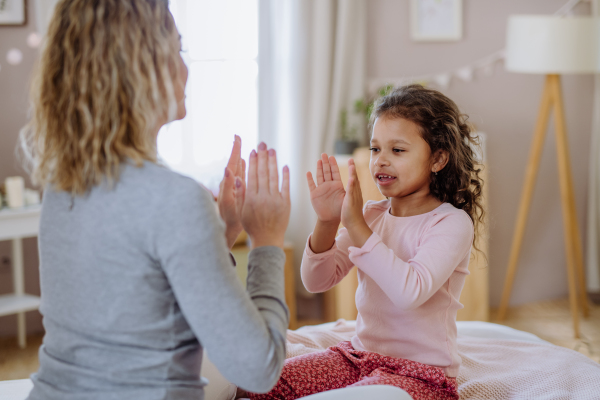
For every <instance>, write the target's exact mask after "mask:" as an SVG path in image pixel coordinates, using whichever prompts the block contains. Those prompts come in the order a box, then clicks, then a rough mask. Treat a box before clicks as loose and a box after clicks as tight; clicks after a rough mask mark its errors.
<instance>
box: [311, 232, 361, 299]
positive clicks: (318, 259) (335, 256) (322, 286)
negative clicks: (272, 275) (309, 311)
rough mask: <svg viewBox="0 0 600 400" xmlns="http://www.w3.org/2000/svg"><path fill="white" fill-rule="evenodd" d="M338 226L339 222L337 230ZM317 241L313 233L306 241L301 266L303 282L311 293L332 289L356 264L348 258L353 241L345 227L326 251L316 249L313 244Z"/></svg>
mask: <svg viewBox="0 0 600 400" xmlns="http://www.w3.org/2000/svg"><path fill="white" fill-rule="evenodd" d="M338 227H339V224H338V226H336V230H337V228H338ZM315 231H316V228H315ZM334 235H335V233H334ZM316 243H317V239H316V236H315V233H313V234H312V235H310V236H309V237H308V240H307V242H306V248H305V249H304V254H303V255H302V265H301V267H300V275H301V277H302V283H303V284H304V287H305V288H306V290H308V291H309V292H311V293H320V292H324V291H326V290H329V289H331V288H332V287H334V286H335V285H337V284H338V283H339V282H340V281H341V280H342V279H344V277H345V276H346V275H347V274H348V272H349V271H350V270H351V269H352V267H353V266H354V264H353V263H352V261H350V259H349V258H348V247H349V246H351V244H352V243H351V241H350V237H349V236H348V231H347V230H346V229H345V228H342V229H340V234H339V235H338V237H337V238H335V237H334V239H333V244H332V245H330V246H328V249H327V250H326V251H324V252H321V253H317V252H316V251H314V250H313V249H314V247H313V246H314V245H315V244H316Z"/></svg>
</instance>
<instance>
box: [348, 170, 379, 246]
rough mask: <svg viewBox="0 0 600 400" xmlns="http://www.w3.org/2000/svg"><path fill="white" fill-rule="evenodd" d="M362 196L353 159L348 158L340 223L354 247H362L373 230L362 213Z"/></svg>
mask: <svg viewBox="0 0 600 400" xmlns="http://www.w3.org/2000/svg"><path fill="white" fill-rule="evenodd" d="M362 209H363V197H362V192H361V190H360V183H359V182H358V175H357V173H356V166H355V165H354V160H353V159H350V160H348V188H347V189H346V196H344V203H343V205H342V225H344V227H345V228H346V229H347V230H348V235H349V236H350V239H351V240H352V243H353V244H354V246H356V247H362V246H363V245H364V244H365V242H366V241H367V239H369V237H370V236H371V235H372V234H373V231H372V230H371V228H369V226H368V225H367V222H366V221H365V217H364V215H363V210H362Z"/></svg>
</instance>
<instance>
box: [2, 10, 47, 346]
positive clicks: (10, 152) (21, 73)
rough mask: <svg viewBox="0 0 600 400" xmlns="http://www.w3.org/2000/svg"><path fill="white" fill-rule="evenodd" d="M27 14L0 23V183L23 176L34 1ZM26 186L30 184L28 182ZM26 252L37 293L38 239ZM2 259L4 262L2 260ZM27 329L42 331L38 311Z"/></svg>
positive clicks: (9, 328)
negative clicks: (15, 59) (21, 141)
mask: <svg viewBox="0 0 600 400" xmlns="http://www.w3.org/2000/svg"><path fill="white" fill-rule="evenodd" d="M28 3H30V7H29V9H28V14H27V25H25V26H18V27H12V26H11V27H9V26H0V66H1V69H0V182H4V179H5V178H6V177H7V176H13V175H21V176H26V173H25V171H23V168H22V167H21V166H20V163H19V161H18V160H17V157H16V156H15V148H16V145H17V138H18V135H19V130H20V129H21V127H22V126H23V125H25V123H26V120H27V107H28V87H29V80H30V76H31V71H32V69H33V65H34V62H35V60H36V57H37V54H38V51H37V50H35V49H31V48H29V47H28V46H27V36H28V35H29V33H31V32H34V31H35V30H36V25H35V16H34V15H33V14H34V13H33V10H32V9H33V7H31V4H32V3H33V1H29V2H28ZM11 48H18V49H19V50H21V51H22V52H23V62H22V63H21V64H20V65H17V66H12V65H9V64H8V63H7V62H6V53H7V52H8V50H10V49H11ZM28 186H30V184H29V183H28ZM23 248H24V252H25V255H24V256H25V259H24V263H25V283H26V285H25V291H26V292H27V293H30V294H37V295H39V293H40V289H39V273H38V257H37V240H36V239H35V238H30V239H25V240H24V241H23ZM10 255H11V251H10V242H8V241H0V294H5V293H9V292H12V291H13V288H12V275H11V273H10V271H11V268H10V264H9V262H10V261H9V257H10ZM3 261H4V262H3ZM26 315H27V325H28V332H30V333H32V332H36V331H42V330H43V328H42V324H41V315H40V313H39V312H37V311H31V312H28V313H27V314H26ZM16 326H17V317H16V316H15V315H9V316H5V317H0V336H6V335H16Z"/></svg>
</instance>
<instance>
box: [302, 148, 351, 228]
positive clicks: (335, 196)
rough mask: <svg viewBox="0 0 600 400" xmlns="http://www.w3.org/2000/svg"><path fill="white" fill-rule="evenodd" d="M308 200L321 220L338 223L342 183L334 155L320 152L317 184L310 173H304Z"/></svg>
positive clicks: (342, 194)
mask: <svg viewBox="0 0 600 400" xmlns="http://www.w3.org/2000/svg"><path fill="white" fill-rule="evenodd" d="M306 180H307V181H308V189H309V190H310V202H311V204H312V206H313V209H314V210H315V212H316V213H317V217H318V218H319V220H320V221H321V222H324V223H328V224H331V223H332V224H336V225H339V223H340V218H341V213H342V204H343V202H344V195H345V194H346V192H345V191H344V184H343V183H342V178H341V176H340V169H339V168H338V165H337V161H336V160H335V157H333V156H330V157H327V154H325V153H323V154H321V159H320V160H319V161H317V185H315V181H314V180H313V176H312V173H310V172H307V173H306Z"/></svg>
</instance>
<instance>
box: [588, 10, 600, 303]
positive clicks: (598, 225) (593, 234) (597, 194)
mask: <svg viewBox="0 0 600 400" xmlns="http://www.w3.org/2000/svg"><path fill="white" fill-rule="evenodd" d="M592 14H593V15H594V16H595V17H600V0H593V1H592ZM593 110H594V115H593V121H592V140H591V145H590V148H591V152H590V177H589V191H588V224H587V268H586V269H587V289H588V291H589V292H600V74H596V76H595V77H594V107H593Z"/></svg>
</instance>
